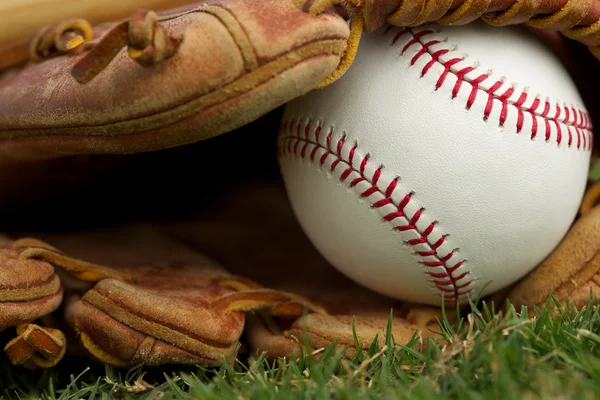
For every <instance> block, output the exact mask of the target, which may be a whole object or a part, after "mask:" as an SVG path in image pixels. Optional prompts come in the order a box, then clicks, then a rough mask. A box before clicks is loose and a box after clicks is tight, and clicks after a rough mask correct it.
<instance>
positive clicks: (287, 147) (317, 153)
mask: <svg viewBox="0 0 600 400" xmlns="http://www.w3.org/2000/svg"><path fill="white" fill-rule="evenodd" d="M321 131H322V127H321V124H320V123H317V125H315V127H314V128H313V127H312V125H311V122H310V121H306V122H304V123H303V122H302V121H300V120H298V121H294V120H291V121H287V122H286V121H284V122H283V125H282V135H281V136H280V138H279V145H278V157H279V160H281V159H283V158H285V157H287V156H296V157H300V158H301V159H304V160H309V161H310V162H315V160H318V161H317V162H318V163H319V165H320V166H321V167H322V168H328V169H329V171H330V172H331V173H332V174H334V175H335V176H337V178H338V179H339V180H340V182H342V183H345V182H349V188H351V189H353V190H355V191H356V192H357V193H358V194H359V197H360V198H363V199H366V200H367V201H368V202H369V203H370V205H371V207H372V208H373V209H375V210H377V211H378V212H379V213H380V215H381V217H382V222H383V223H389V224H391V225H392V226H393V229H394V230H395V231H397V232H399V233H401V234H402V235H403V240H404V243H405V244H406V245H408V246H410V247H411V248H413V249H414V253H413V255H414V256H415V257H416V258H417V261H418V262H419V263H420V264H421V265H423V266H424V267H426V269H425V274H426V275H428V280H429V281H430V282H431V283H432V284H433V285H434V288H435V289H436V290H435V293H436V294H437V295H440V296H442V295H443V297H444V299H445V302H446V303H448V304H454V303H455V302H456V301H458V300H459V299H460V298H461V297H464V296H466V295H468V294H469V293H471V291H472V290H473V289H474V288H473V286H474V285H473V282H474V281H475V279H473V278H472V277H471V276H470V275H471V271H470V270H468V269H467V268H465V263H466V260H465V259H464V258H462V257H461V256H460V254H459V252H458V249H452V250H450V251H447V252H446V253H445V254H443V251H444V250H442V246H443V245H444V244H445V243H446V241H447V240H446V238H447V236H448V235H447V234H442V233H441V232H440V230H439V228H437V227H436V225H437V221H434V220H430V218H428V217H425V213H424V211H425V209H424V208H422V207H419V206H418V205H417V204H416V201H415V200H414V196H415V193H414V192H412V191H411V192H407V193H403V194H402V195H401V196H400V197H398V193H400V192H401V190H398V189H400V185H399V184H398V183H399V180H400V178H399V177H396V178H394V179H392V180H391V181H389V183H387V184H385V183H383V181H384V179H380V178H381V175H382V171H383V168H384V167H383V166H382V165H378V166H375V165H373V162H372V161H371V160H370V155H369V154H368V153H367V154H365V155H362V154H361V153H360V151H359V150H358V144H357V143H354V145H352V146H350V145H349V144H348V143H347V142H346V135H342V136H341V137H340V138H339V139H338V140H337V142H336V143H335V146H334V145H333V142H335V140H333V133H334V129H333V127H332V128H331V129H330V130H329V132H328V134H327V136H326V146H325V145H322V144H321V143H320V140H321ZM302 132H304V137H303V136H302ZM311 135H312V136H313V138H312V139H311V138H310V137H309V136H311ZM344 154H347V157H346V156H344ZM367 171H373V173H372V175H371V177H369V176H368V174H367Z"/></svg>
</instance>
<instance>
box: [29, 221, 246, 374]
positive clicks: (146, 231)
mask: <svg viewBox="0 0 600 400" xmlns="http://www.w3.org/2000/svg"><path fill="white" fill-rule="evenodd" d="M19 236H35V237H36V238H38V239H42V240H44V241H46V242H48V243H52V245H53V246H55V247H57V248H59V249H60V251H61V252H63V253H64V254H68V255H69V257H74V258H79V259H81V260H84V261H86V262H92V263H96V264H102V265H109V266H111V267H113V268H116V269H118V270H120V271H122V272H127V273H129V274H131V275H132V276H133V279H134V281H133V282H124V281H121V280H117V279H103V280H101V281H100V282H98V283H97V284H95V285H94V286H93V287H92V288H91V289H90V288H89V286H88V285H84V286H82V285H81V284H80V283H78V282H77V281H75V280H72V279H69V277H68V276H65V277H64V278H63V283H64V284H65V285H66V287H67V293H68V296H70V298H69V300H68V301H67V303H66V305H65V316H66V318H67V321H68V322H69V324H70V325H71V326H72V327H73V329H74V330H75V331H76V332H77V335H78V337H80V339H81V342H82V345H83V347H84V348H86V349H87V350H88V351H89V352H90V354H91V355H92V356H94V357H95V358H97V359H99V360H101V361H104V362H107V363H110V364H113V365H117V366H127V365H135V364H139V363H145V364H147V365H160V364H202V365H220V364H222V363H223V362H226V361H227V360H228V358H229V357H232V356H234V355H235V354H236V351H237V346H238V340H239V337H240V335H241V333H242V329H243V327H244V316H243V314H240V313H235V312H224V311H223V310H218V309H215V308H214V307H212V306H211V301H212V300H213V299H216V298H219V297H221V296H222V295H224V294H226V293H228V292H230V291H231V290H230V289H226V288H224V287H222V286H219V285H217V284H215V283H214V279H215V278H217V277H225V276H228V274H227V273H226V272H225V271H224V270H223V269H222V268H221V267H220V266H219V265H217V264H215V263H214V262H213V261H211V260H210V259H209V258H207V257H206V256H204V255H202V253H200V252H196V251H193V250H191V249H188V248H186V247H185V246H184V245H182V244H180V243H178V242H177V241H174V240H171V239H169V237H167V236H165V235H164V234H161V233H160V231H159V230H157V228H154V227H152V226H151V225H148V224H146V225H144V224H141V225H125V226H116V227H114V228H112V229H98V230H89V231H85V232H82V231H73V232H69V233H68V234H67V233H63V234H58V233H55V234H50V233H43V232H27V233H25V232H24V233H22V234H20V235H19ZM79 297H80V299H79Z"/></svg>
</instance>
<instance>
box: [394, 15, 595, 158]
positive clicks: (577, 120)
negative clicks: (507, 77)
mask: <svg viewBox="0 0 600 400" xmlns="http://www.w3.org/2000/svg"><path fill="white" fill-rule="evenodd" d="M396 29H400V30H399V31H398V32H396V33H394V37H393V38H392V41H391V43H390V46H394V45H396V44H397V42H398V41H399V40H400V38H402V37H403V36H404V35H406V34H410V35H412V38H411V39H410V40H409V41H408V42H407V43H406V44H404V46H403V47H402V50H401V51H400V54H401V55H404V54H405V53H406V52H407V51H408V50H409V49H411V48H412V47H414V46H415V45H417V44H420V45H421V48H420V49H419V50H418V51H417V52H416V53H415V54H414V55H413V56H412V58H411V60H410V65H411V66H413V65H415V64H416V63H417V61H418V60H420V59H421V58H422V57H423V56H424V55H426V54H429V56H430V57H431V59H430V60H429V61H428V62H427V63H426V64H425V65H424V66H423V68H422V70H421V77H424V76H425V75H426V74H427V73H429V72H430V71H431V68H432V67H433V65H435V64H436V63H439V64H441V65H442V67H443V68H444V69H443V71H442V73H441V75H440V77H439V78H438V80H437V82H436V84H435V89H436V90H438V89H440V88H441V87H442V85H443V84H444V82H445V81H446V80H447V78H448V75H449V74H453V75H454V76H455V77H456V82H455V84H454V87H453V88H452V98H456V97H457V96H458V93H459V92H460V89H461V88H462V86H463V84H464V83H468V84H469V85H471V92H470V94H469V97H468V100H467V103H466V108H467V109H471V107H472V105H473V103H474V102H475V100H476V98H477V95H478V94H479V93H480V92H485V93H487V95H488V99H487V103H486V106H485V110H484V113H483V119H484V120H486V121H487V120H488V118H489V117H490V115H491V114H492V111H493V109H494V101H495V100H497V101H500V105H501V110H500V115H499V117H498V123H499V125H500V126H504V124H505V123H506V121H507V119H508V109H509V107H515V108H516V111H517V121H516V130H517V133H520V132H521V131H522V130H523V126H524V123H525V113H528V114H529V115H530V117H531V121H532V126H531V132H530V134H531V136H530V137H531V139H532V140H533V139H535V138H536V136H537V133H538V125H539V124H538V121H537V118H542V119H543V120H544V125H543V126H544V129H545V132H544V139H545V140H546V141H547V142H548V141H550V139H551V136H552V129H551V123H553V124H554V126H556V144H557V145H560V144H561V143H562V142H563V131H564V130H566V132H567V134H568V136H569V139H568V141H567V146H569V147H571V145H572V143H573V138H572V133H571V130H570V128H571V127H573V128H574V129H575V130H576V131H577V149H582V148H583V150H587V151H589V150H591V149H592V146H593V137H592V133H591V132H590V131H591V129H592V124H591V119H590V117H589V115H588V114H587V113H585V112H583V111H582V110H576V109H575V107H574V106H571V107H570V109H569V107H568V106H566V105H565V106H564V107H561V106H559V105H558V104H557V105H556V114H555V115H554V116H553V117H549V116H548V114H549V112H550V108H551V104H550V102H549V101H548V100H544V109H543V111H542V113H541V114H540V115H536V110H537V109H538V107H539V106H540V104H541V102H542V101H541V100H540V99H539V98H537V97H536V98H535V99H534V100H533V102H532V104H531V106H530V107H529V108H527V109H525V108H523V104H524V103H525V102H526V101H527V93H526V92H525V91H523V92H522V93H521V94H520V95H519V97H518V99H517V100H516V101H515V102H510V101H509V99H510V97H512V96H513V94H514V93H515V88H512V87H511V88H508V89H507V90H506V91H505V92H504V93H503V94H501V95H497V94H496V91H497V90H498V89H499V88H500V87H502V85H503V84H504V82H502V81H497V82H495V83H494V84H493V85H492V86H491V87H490V88H489V89H488V90H485V89H483V88H481V87H480V84H481V83H483V82H484V81H485V80H487V79H488V78H489V75H488V74H480V75H478V76H477V77H476V78H474V79H473V78H469V77H468V75H469V74H471V73H472V72H474V71H476V70H477V67H472V66H469V67H462V68H460V69H459V70H458V71H452V67H454V66H455V65H457V64H458V63H460V62H461V61H463V59H461V58H458V57H454V58H450V59H449V60H447V61H441V60H440V58H441V57H442V56H443V55H445V54H448V53H449V52H451V51H453V50H451V49H432V47H433V46H434V45H438V44H440V43H442V41H440V40H439V39H432V40H425V37H426V36H427V35H431V34H434V33H435V32H434V31H432V30H429V29H424V30H421V31H416V32H415V31H413V30H412V29H411V28H396ZM392 31H394V27H391V26H390V27H388V28H387V29H386V30H385V32H384V34H388V33H389V32H392ZM563 109H564V118H561V114H562V110H563ZM571 116H573V118H572V119H573V120H572V121H571ZM561 124H563V125H567V126H566V127H561ZM584 131H586V132H584Z"/></svg>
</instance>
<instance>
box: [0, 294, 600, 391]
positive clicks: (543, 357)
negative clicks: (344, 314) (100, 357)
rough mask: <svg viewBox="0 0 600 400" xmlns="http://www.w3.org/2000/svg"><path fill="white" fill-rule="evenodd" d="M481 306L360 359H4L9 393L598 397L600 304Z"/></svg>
mask: <svg viewBox="0 0 600 400" xmlns="http://www.w3.org/2000/svg"><path fill="white" fill-rule="evenodd" d="M492 308H493V306H488V305H487V304H485V303H483V304H481V305H480V306H479V310H480V311H478V310H477V309H474V311H473V312H472V313H471V314H469V316H468V317H466V318H464V319H463V320H461V321H460V322H459V323H458V324H455V325H454V326H451V324H449V323H448V321H446V320H444V321H442V326H443V329H442V331H443V332H442V334H443V336H444V339H445V343H444V344H443V343H442V342H441V341H440V342H435V341H433V340H432V341H430V342H429V343H428V345H427V350H426V351H424V352H418V351H415V350H414V348H415V347H416V346H418V345H419V343H418V341H417V340H416V339H415V340H414V341H413V342H411V343H408V344H407V345H401V344H399V343H396V342H395V341H394V338H393V337H391V336H390V335H387V334H386V332H387V329H389V327H388V328H387V329H386V327H383V329H382V335H385V343H386V344H385V345H384V346H382V347H381V348H380V347H378V346H377V345H376V344H373V345H372V346H371V348H370V349H369V350H368V351H366V352H360V353H359V354H358V356H357V357H356V359H355V360H352V361H345V360H344V359H343V357H342V355H341V353H340V352H336V351H335V347H334V346H331V347H329V348H326V349H320V350H318V351H316V354H318V357H315V355H314V354H301V355H300V356H299V357H298V359H297V360H276V361H267V360H266V359H265V358H264V357H263V356H261V355H256V354H252V353H249V352H246V353H245V354H242V356H241V357H240V359H238V360H236V361H235V362H234V363H233V366H229V365H227V366H224V367H222V368H220V369H212V370H210V369H202V368H187V369H181V368H176V369H173V368H171V369H156V368H155V369H144V368H142V367H137V368H133V369H131V370H129V371H127V370H117V369H112V368H109V367H104V366H101V365H99V364H94V363H89V362H87V361H86V360H85V359H70V360H68V362H65V363H63V364H62V366H61V367H60V368H56V369H52V370H50V371H33V372H31V371H27V370H24V369H21V368H11V367H9V366H8V365H2V366H0V385H1V387H2V390H0V393H3V395H4V398H9V399H12V398H15V399H23V398H48V399H103V398H141V399H159V398H166V399H171V398H172V399H185V398H201V399H269V398H283V399H288V398H289V399H311V398H334V399H364V398H368V399H388V398H398V399H431V398H436V399H446V398H448V399H454V398H459V399H463V398H464V399H492V398H493V399H502V400H506V399H535V398H543V399H567V398H574V399H588V398H589V399H597V398H600V312H599V309H598V307H597V306H596V303H595V302H593V301H591V300H590V303H589V304H588V306H587V307H585V308H583V309H582V310H579V311H577V310H574V309H573V308H572V307H567V308H566V309H563V308H560V307H559V309H558V311H557V312H556V313H555V314H554V315H551V314H550V312H549V311H548V310H549V308H550V307H544V308H542V309H541V310H527V309H522V310H519V312H517V310H515V309H514V308H512V307H511V308H510V311H509V312H506V313H497V314H494V312H493V310H492Z"/></svg>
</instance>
